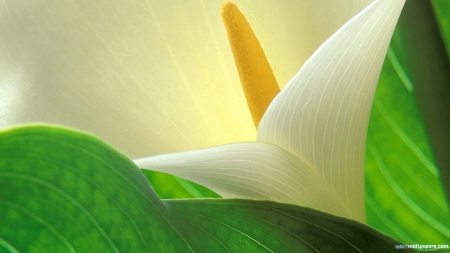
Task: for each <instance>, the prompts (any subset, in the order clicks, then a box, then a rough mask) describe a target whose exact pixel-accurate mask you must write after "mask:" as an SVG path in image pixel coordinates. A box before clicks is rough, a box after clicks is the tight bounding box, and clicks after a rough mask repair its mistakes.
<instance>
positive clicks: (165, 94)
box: [0, 0, 368, 157]
mask: <svg viewBox="0 0 450 253" xmlns="http://www.w3.org/2000/svg"><path fill="white" fill-rule="evenodd" d="M367 1H368V0H364V1H361V0H352V1H349V0H347V1H339V3H337V2H336V1H335V0H326V1H316V0H307V1H289V0H280V1H264V2H258V3H256V2H255V1H249V0H242V1H241V0H238V1H236V3H237V4H238V6H240V8H241V9H242V11H243V12H244V13H245V14H246V15H247V16H248V19H249V21H250V23H252V26H253V27H254V29H255V31H256V33H257V34H258V36H259V37H260V40H261V43H262V44H263V45H264V48H265V49H266V53H267V55H268V58H269V60H270V61H271V62H272V66H273V68H274V69H275V74H276V75H277V77H278V80H279V82H280V83H285V82H287V81H288V79H289V78H290V77H291V76H293V75H294V73H295V72H296V70H297V69H298V68H299V67H300V66H301V64H302V63H303V61H304V60H305V59H306V58H307V57H309V55H310V54H311V53H312V52H313V51H314V50H315V49H316V47H317V46H318V45H319V44H320V43H322V41H324V40H325V39H326V38H327V37H328V36H329V35H331V34H332V32H334V31H335V30H336V29H337V28H338V27H339V26H340V25H341V24H342V23H343V22H344V21H345V20H346V19H348V18H349V17H351V16H352V15H353V14H354V13H356V12H357V11H358V10H359V9H360V8H361V7H362V6H363V5H364V4H365V2H367ZM318 2H320V3H318ZM221 3H222V0H210V1H174V0H167V1H156V0H147V1H138V0H129V1H124V0H97V1H91V0H76V1H74V0H66V1H47V0H33V1H17V0H4V1H2V4H0V16H1V22H0V33H1V34H2V36H1V37H0V127H5V126H9V125H13V124H18V123H24V122H32V121H45V122H51V123H58V124H64V125H68V126H71V127H75V128H79V129H82V130H85V131H89V132H92V133H94V134H96V135H98V136H100V137H101V138H102V139H104V140H106V141H107V142H108V143H111V144H112V145H114V146H116V147H117V148H118V149H119V150H121V151H122V152H124V153H125V154H127V155H128V156H131V157H142V156H147V155H151V154H159V153H166V152H174V151H181V150H187V149H193V148H201V147H206V146H211V145H217V144H223V143H227V142H235V141H246V140H254V139H255V136H256V133H255V130H254V127H253V124H252V121H251V118H250V116H249V113H248V111H247V109H246V102H245V99H244V96H243V94H242V91H241V87H240V84H239V79H238V76H237V72H236V69H235V66H234V61H233V58H232V55H231V51H230V49H229V45H228V42H227V37H226V32H225V30H224V28H223V25H222V21H221V18H220V14H219V12H220V5H221ZM336 10H338V11H336ZM323 17H325V18H323ZM155 143H157V144H158V145H155Z"/></svg>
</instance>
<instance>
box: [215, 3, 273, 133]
mask: <svg viewBox="0 0 450 253" xmlns="http://www.w3.org/2000/svg"><path fill="white" fill-rule="evenodd" d="M221 14H222V20H223V23H224V24H225V28H226V30H227V34H228V40H229V42H230V46H231V51H232V52H233V57H234V61H235V64H236V68H237V70H238V73H239V78H240V80H241V83H242V88H243V89H244V93H245V97H246V98H247V104H248V107H249V109H250V113H251V115H252V118H253V123H254V124H255V127H258V124H259V122H260V121H261V118H262V117H263V115H264V112H265V111H266V109H267V107H269V105H270V102H272V100H273V98H274V97H275V96H276V95H277V94H278V92H280V88H279V87H278V83H277V80H276V79H275V76H274V74H273V71H272V68H271V67H270V65H269V62H268V61H267V58H266V55H265V54H264V51H263V49H262V47H261V45H260V43H259V41H258V39H257V38H256V36H255V34H254V32H253V30H252V28H251V27H250V24H249V23H248V22H247V20H246V19H245V17H244V15H243V14H242V13H241V12H240V11H239V9H238V7H237V6H236V5H235V4H234V3H231V2H225V3H224V4H223V5H222V12H221Z"/></svg>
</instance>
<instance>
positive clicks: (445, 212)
mask: <svg viewBox="0 0 450 253" xmlns="http://www.w3.org/2000/svg"><path fill="white" fill-rule="evenodd" d="M435 3H438V1H436V2H435ZM439 3H440V6H441V7H445V5H448V1H447V2H445V1H440V2H439ZM447 8H448V6H447ZM437 10H438V12H440V11H443V12H444V13H445V9H439V8H437ZM447 16H448V15H447ZM447 19H448V18H447ZM444 20H445V18H444V16H442V15H441V16H440V21H441V26H443V27H444V28H445V27H446V26H447V24H448V23H443V21H444ZM447 22H448V21H447ZM444 30H445V29H444ZM449 71H450V67H449V64H448V59H447V57H446V52H445V48H444V47H443V44H442V38H440V34H439V31H438V28H437V24H436V21H435V20H434V17H433V12H432V9H431V5H430V3H429V2H428V1H420V0H411V1H407V3H406V5H405V8H404V10H403V13H402V15H401V16H400V19H399V23H398V26H397V28H396V31H395V32H394V36H393V40H392V42H391V48H390V49H389V51H388V56H387V58H386V61H385V64H384V66H383V71H382V74H381V77H380V82H379V84H378V88H377V93H376V95H375V100H374V105H373V109H372V114H371V118H370V123H369V130H368V137H367V149H366V210H367V221H368V224H369V225H371V226H373V227H375V228H377V229H379V230H381V231H383V232H385V233H387V234H389V235H391V236H393V237H394V238H397V239H398V240H401V241H403V242H405V243H410V244H413V243H422V244H447V243H448V242H449V241H450V212H449V206H448V202H447V200H446V197H445V194H444V190H443V186H442V181H443V182H446V181H447V182H448V175H449V174H448V172H450V170H449V169H450V168H449V165H450V163H449V161H450V160H449V159H448V158H449V156H448V152H449V151H448V150H449V148H450V145H449V141H448V140H449V139H448V137H449V133H450V132H449V127H448V123H449V122H450V121H449V120H450V118H449V117H448V116H445V115H449V113H448V110H447V109H445V110H442V108H448V105H449V103H448V102H449V101H450V100H448V98H449V97H450V96H448V95H450V94H448V92H447V95H446V92H445V90H447V91H449V89H448V88H449V86H448V84H449V80H450V78H449V77H450V75H449V73H450V72H449ZM446 87H447V88H446ZM416 97H418V101H417V100H416ZM439 103H440V104H439ZM418 104H419V106H418ZM419 107H421V112H422V115H421V114H420V113H419ZM423 119H424V120H423ZM425 123H426V124H425ZM425 127H426V128H427V130H428V134H427V131H426V130H425V129H426V128H425ZM427 135H429V136H430V138H429V137H428V136H427ZM430 142H431V143H432V144H434V145H433V148H434V152H432V150H431V146H430ZM433 154H434V155H435V157H436V160H437V161H438V165H439V167H438V166H436V162H435V160H434V157H433ZM439 161H440V162H439ZM446 175H447V178H446ZM441 177H443V178H441ZM442 179H443V180H442ZM449 189H450V188H449Z"/></svg>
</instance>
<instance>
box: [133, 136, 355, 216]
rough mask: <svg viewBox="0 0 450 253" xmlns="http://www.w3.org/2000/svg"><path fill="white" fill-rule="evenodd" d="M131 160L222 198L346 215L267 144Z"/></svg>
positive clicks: (300, 167) (301, 166)
mask: <svg viewBox="0 0 450 253" xmlns="http://www.w3.org/2000/svg"><path fill="white" fill-rule="evenodd" d="M134 162H135V163H136V164H137V165H138V166H139V167H141V168H145V169H150V170H156V171H162V172H166V173H170V174H173V175H176V176H179V177H182V178H185V179H188V180H191V181H194V182H196V183H199V184H202V185H205V186H207V187H209V188H211V189H213V190H214V191H216V192H217V193H218V194H220V195H222V197H225V198H253V199H265V200H273V201H278V202H285V203H291V204H296V205H301V206H306V207H311V208H314V209H318V210H322V211H325V212H329V213H333V214H335V215H340V216H344V217H348V218H351V217H350V216H349V211H348V210H345V208H344V207H343V203H341V202H339V201H340V198H339V197H338V196H337V195H336V193H335V192H333V190H332V189H331V188H330V187H328V185H327V183H326V182H325V181H324V180H323V178H322V177H321V176H319V175H318V174H317V173H316V172H315V171H314V170H313V169H312V168H311V167H309V166H308V165H306V164H305V163H304V162H302V161H301V160H299V159H298V158H297V157H296V156H295V155H293V154H291V153H289V152H288V151H286V150H285V149H282V148H279V147H277V146H275V145H272V144H269V143H257V142H253V143H235V144H229V145H223V146H218V147H212V148H208V149H202V150H195V151H189V152H183V153H175V154H169V155H160V156H154V157H149V158H143V159H137V160H135V161H134Z"/></svg>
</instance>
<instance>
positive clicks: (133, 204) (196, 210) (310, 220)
mask: <svg viewBox="0 0 450 253" xmlns="http://www.w3.org/2000/svg"><path fill="white" fill-rule="evenodd" d="M0 185H1V186H2V191H1V192H0V224H1V226H0V252H77V251H78V252H294V251H295V252H337V251H340V252H394V251H395V249H394V248H395V245H397V244H399V243H398V242H396V241H394V240H392V239H390V238H389V237H387V236H385V235H383V234H380V233H379V232H377V231H375V230H373V229H372V228H370V227H368V226H365V225H363V224H360V223H357V222H355V221H352V220H348V219H343V218H338V217H335V216H332V215H329V214H326V213H321V212H319V211H315V210H311V209H308V208H302V207H298V206H293V205H286V204H280V203H274V202H266V201H252V200H224V199H203V200H196V199H194V200H170V201H161V200H160V199H159V198H158V197H157V196H156V194H155V193H154V192H153V190H152V189H151V187H150V186H149V184H148V182H147V180H146V179H145V177H144V176H143V174H142V173H141V172H140V170H139V169H138V168H137V167H136V166H135V164H134V163H133V162H132V161H131V160H129V159H128V158H126V157H125V156H123V155H122V154H120V153H118V152H117V151H115V150H114V149H112V148H111V147H109V146H108V145H106V144H105V143H103V142H101V141H100V140H98V139H96V138H95V137H93V136H90V135H87V134H84V133H80V132H75V131H72V130H68V129H65V128H60V127H50V126H28V127H20V128H13V129H9V130H6V131H3V132H1V133H0ZM408 251H410V250H407V251H406V252H408Z"/></svg>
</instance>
